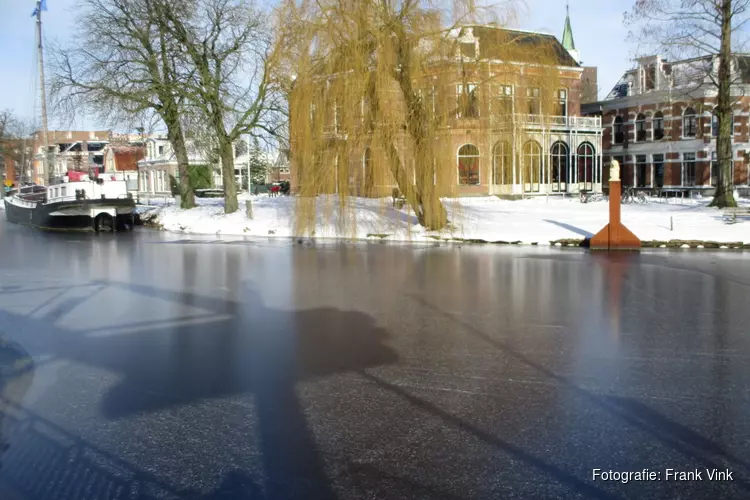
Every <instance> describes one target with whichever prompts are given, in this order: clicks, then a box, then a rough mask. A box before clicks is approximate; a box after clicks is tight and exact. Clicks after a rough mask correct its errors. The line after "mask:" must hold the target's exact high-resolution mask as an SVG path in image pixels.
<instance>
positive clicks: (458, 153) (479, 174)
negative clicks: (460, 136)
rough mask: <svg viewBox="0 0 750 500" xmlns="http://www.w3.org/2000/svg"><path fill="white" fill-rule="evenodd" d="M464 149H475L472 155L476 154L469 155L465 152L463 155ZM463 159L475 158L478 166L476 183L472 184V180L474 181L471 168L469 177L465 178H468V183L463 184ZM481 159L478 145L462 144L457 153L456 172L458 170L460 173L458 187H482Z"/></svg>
mask: <svg viewBox="0 0 750 500" xmlns="http://www.w3.org/2000/svg"><path fill="white" fill-rule="evenodd" d="M464 148H473V149H474V150H473V151H472V152H471V153H474V151H475V152H476V153H475V154H468V153H466V152H464V153H463V154H462V150H463V149H464ZM462 158H475V160H474V161H475V162H476V163H475V165H476V182H471V180H472V169H471V168H470V169H469V173H468V175H466V176H464V177H465V178H466V180H467V182H462V175H461V170H462V169H461V159H462ZM480 158H481V154H480V152H479V148H478V147H477V146H476V145H474V144H472V143H466V144H462V145H461V146H460V147H459V148H458V151H457V152H456V170H457V173H458V185H459V186H479V185H481V172H480V170H481V169H480Z"/></svg>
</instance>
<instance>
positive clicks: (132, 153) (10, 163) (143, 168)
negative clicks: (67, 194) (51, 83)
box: [2, 130, 290, 198]
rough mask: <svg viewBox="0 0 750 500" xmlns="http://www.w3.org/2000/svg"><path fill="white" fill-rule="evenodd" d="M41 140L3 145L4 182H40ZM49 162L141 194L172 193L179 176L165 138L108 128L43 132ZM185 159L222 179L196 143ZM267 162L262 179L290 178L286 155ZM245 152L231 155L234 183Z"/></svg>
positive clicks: (217, 182) (57, 169)
mask: <svg viewBox="0 0 750 500" xmlns="http://www.w3.org/2000/svg"><path fill="white" fill-rule="evenodd" d="M43 144H44V139H43V137H42V134H41V132H37V133H35V134H33V135H32V137H31V138H28V139H18V140H14V141H12V142H11V143H7V144H6V147H5V148H4V151H3V153H4V154H3V155H2V156H3V158H2V160H3V167H4V168H3V172H4V176H5V180H7V181H10V182H12V183H22V182H36V183H43V181H44V179H42V178H41V176H42V172H43V162H44V146H43ZM47 144H48V148H47V152H48V155H47V157H48V161H49V163H50V168H51V170H52V176H54V177H60V176H63V175H65V174H66V173H67V172H69V171H83V172H90V171H96V172H98V173H106V174H112V175H115V176H116V177H117V178H118V179H121V180H125V181H127V183H128V190H129V191H130V192H132V193H134V194H137V195H138V196H139V197H140V198H149V197H156V198H159V197H165V196H170V195H171V178H175V179H179V172H178V168H177V160H176V157H175V154H174V151H173V149H172V146H171V143H170V142H169V140H168V139H167V138H166V137H163V136H158V135H155V136H150V135H149V136H147V135H141V134H117V133H113V132H111V131H73V130H67V131H49V132H48V134H47ZM187 150H188V161H189V162H190V164H191V165H194V166H198V165H202V166H206V167H207V171H209V172H210V175H211V179H210V186H211V187H215V188H221V187H222V183H223V178H222V175H221V170H220V165H219V164H218V163H216V162H215V161H213V160H211V159H209V157H208V155H206V154H205V152H204V151H202V150H201V148H199V147H198V146H197V145H196V144H195V142H193V141H190V140H188V141H187ZM264 154H265V156H266V157H265V160H266V163H267V164H268V165H271V168H269V169H268V170H267V172H266V177H265V182H266V183H272V182H280V181H287V180H289V175H290V169H289V165H288V155H286V154H279V153H264ZM249 161H250V158H249V157H248V154H247V153H245V154H236V155H235V176H236V179H237V181H238V182H241V179H242V178H243V177H245V178H246V177H247V175H248V172H247V168H248V165H249Z"/></svg>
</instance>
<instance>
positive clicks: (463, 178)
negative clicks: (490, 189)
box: [458, 144, 479, 185]
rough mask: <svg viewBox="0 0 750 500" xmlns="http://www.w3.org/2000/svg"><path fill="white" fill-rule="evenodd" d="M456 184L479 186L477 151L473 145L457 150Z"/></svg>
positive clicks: (465, 145) (466, 145)
mask: <svg viewBox="0 0 750 500" xmlns="http://www.w3.org/2000/svg"><path fill="white" fill-rule="evenodd" d="M458 183H459V184H463V185H477V184H479V150H478V149H477V147H476V146H474V145H473V144H464V145H463V146H461V147H460V148H459V150H458Z"/></svg>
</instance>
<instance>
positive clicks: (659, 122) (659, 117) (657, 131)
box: [651, 111, 664, 141]
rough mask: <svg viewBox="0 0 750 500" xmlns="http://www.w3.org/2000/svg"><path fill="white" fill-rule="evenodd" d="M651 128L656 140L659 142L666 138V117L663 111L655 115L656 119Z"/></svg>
mask: <svg viewBox="0 0 750 500" xmlns="http://www.w3.org/2000/svg"><path fill="white" fill-rule="evenodd" d="M651 128H652V129H653V131H654V140H655V141H658V140H659V139H661V138H662V137H664V115H663V114H662V113H661V111H657V112H656V113H654V119H653V122H652V124H651Z"/></svg>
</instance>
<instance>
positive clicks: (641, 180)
mask: <svg viewBox="0 0 750 500" xmlns="http://www.w3.org/2000/svg"><path fill="white" fill-rule="evenodd" d="M635 185H636V187H646V155H637V156H636V157H635Z"/></svg>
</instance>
